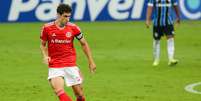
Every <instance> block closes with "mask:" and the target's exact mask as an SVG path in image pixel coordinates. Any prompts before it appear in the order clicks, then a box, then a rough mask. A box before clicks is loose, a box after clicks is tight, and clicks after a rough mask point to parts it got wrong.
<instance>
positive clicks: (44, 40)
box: [40, 27, 50, 64]
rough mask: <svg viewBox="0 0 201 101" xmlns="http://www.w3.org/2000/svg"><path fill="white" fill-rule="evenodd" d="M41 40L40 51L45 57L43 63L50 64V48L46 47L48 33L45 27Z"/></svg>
mask: <svg viewBox="0 0 201 101" xmlns="http://www.w3.org/2000/svg"><path fill="white" fill-rule="evenodd" d="M40 39H41V44H40V50H41V53H42V56H43V63H45V64H48V62H49V61H50V57H49V56H48V48H47V46H46V44H47V32H46V30H45V27H43V28H42V31H41V35H40Z"/></svg>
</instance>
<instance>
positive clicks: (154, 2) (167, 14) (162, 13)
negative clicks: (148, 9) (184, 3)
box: [148, 0, 178, 26]
mask: <svg viewBox="0 0 201 101" xmlns="http://www.w3.org/2000/svg"><path fill="white" fill-rule="evenodd" d="M176 5H178V1H177V0H149V1H148V6H152V7H153V10H154V12H153V14H154V20H153V21H154V26H166V25H172V24H173V18H172V16H171V10H172V6H176Z"/></svg>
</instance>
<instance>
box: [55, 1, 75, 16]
mask: <svg viewBox="0 0 201 101" xmlns="http://www.w3.org/2000/svg"><path fill="white" fill-rule="evenodd" d="M71 12H72V8H71V6H70V5H68V4H59V6H58V7H57V13H58V14H60V15H62V14H63V13H71Z"/></svg>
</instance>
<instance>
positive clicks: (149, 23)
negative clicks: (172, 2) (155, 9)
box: [146, 20, 151, 28]
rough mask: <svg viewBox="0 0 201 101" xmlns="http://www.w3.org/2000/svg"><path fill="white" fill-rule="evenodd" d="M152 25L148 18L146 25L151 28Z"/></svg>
mask: <svg viewBox="0 0 201 101" xmlns="http://www.w3.org/2000/svg"><path fill="white" fill-rule="evenodd" d="M150 25H151V21H150V20H146V27H147V28H149V27H150Z"/></svg>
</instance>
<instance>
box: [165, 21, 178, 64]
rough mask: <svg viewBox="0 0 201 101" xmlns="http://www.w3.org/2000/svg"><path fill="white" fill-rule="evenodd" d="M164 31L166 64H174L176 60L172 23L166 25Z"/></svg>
mask: <svg viewBox="0 0 201 101" xmlns="http://www.w3.org/2000/svg"><path fill="white" fill-rule="evenodd" d="M165 33H166V37H167V52H168V59H169V62H168V65H175V64H177V63H178V60H176V59H174V53H175V45H174V27H173V25H168V26H167V27H166V28H165Z"/></svg>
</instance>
